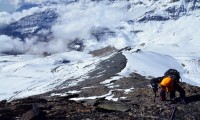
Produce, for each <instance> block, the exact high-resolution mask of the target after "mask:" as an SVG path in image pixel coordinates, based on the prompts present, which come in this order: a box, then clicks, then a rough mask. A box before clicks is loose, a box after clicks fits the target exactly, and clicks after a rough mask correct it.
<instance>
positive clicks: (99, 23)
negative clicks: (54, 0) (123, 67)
mask: <svg viewBox="0 0 200 120" xmlns="http://www.w3.org/2000/svg"><path fill="white" fill-rule="evenodd" d="M23 2H24V1H23ZM16 3H19V2H16ZM121 3H123V2H120V3H118V5H119V4H120V5H121ZM123 4H124V3H123ZM125 5H126V3H125V4H124V5H122V6H120V7H119V6H116V4H109V5H107V4H106V3H104V2H99V3H97V2H83V1H79V2H76V4H68V5H62V4H58V5H57V6H54V8H56V10H57V13H58V14H59V18H58V19H57V22H56V23H55V24H54V25H53V26H52V29H51V30H52V34H53V36H54V39H52V40H49V42H42V41H38V38H37V37H33V38H29V39H28V38H27V39H26V40H25V41H26V42H25V43H23V44H22V42H21V40H20V39H12V38H10V37H8V36H1V38H2V40H1V42H0V44H1V45H2V46H3V45H4V44H6V45H5V46H7V47H5V48H2V49H1V50H0V52H2V51H4V50H16V51H21V52H24V53H25V52H26V53H30V54H42V53H43V52H48V53H56V52H63V51H68V50H69V48H68V44H69V43H70V42H72V41H73V40H76V39H79V40H83V42H85V45H86V47H91V48H92V47H93V48H94V46H95V45H96V46H97V44H98V46H105V44H106V45H108V44H109V45H115V44H113V43H114V42H115V39H111V40H110V41H109V43H108V42H107V43H106V42H105V43H103V42H102V43H98V41H97V40H96V39H95V38H94V37H92V36H91V30H93V29H94V27H105V28H109V29H111V30H112V31H115V32H116V31H117V29H116V28H117V27H118V26H120V25H121V24H122V21H126V20H127V18H128V17H129V14H127V9H126V8H125V7H124V6H125ZM49 7H50V6H48V7H46V8H42V9H43V10H45V9H47V8H49ZM51 7H52V6H51ZM41 11H42V10H41V8H32V9H30V10H26V11H22V12H16V13H13V14H8V13H4V14H3V13H2V14H0V16H7V17H6V19H7V20H6V19H4V20H0V24H1V23H4V24H7V23H5V22H4V21H10V22H11V21H17V20H19V19H20V18H22V17H23V16H26V15H30V14H33V13H34V12H41ZM124 36H125V35H124ZM124 40H125V41H126V38H125V37H123V36H122V37H120V40H118V41H120V43H126V42H123V41H124ZM6 41H7V42H6ZM12 41H13V43H12ZM8 43H9V44H11V46H8ZM100 44H103V45H100ZM116 44H117V43H116ZM120 47H121V46H120ZM95 48H96V47H95Z"/></svg>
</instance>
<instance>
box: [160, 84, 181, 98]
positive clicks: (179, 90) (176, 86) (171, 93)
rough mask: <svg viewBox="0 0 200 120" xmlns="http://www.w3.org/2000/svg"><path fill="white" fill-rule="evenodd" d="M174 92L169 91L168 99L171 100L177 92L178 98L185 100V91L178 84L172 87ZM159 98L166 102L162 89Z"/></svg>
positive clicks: (164, 92)
mask: <svg viewBox="0 0 200 120" xmlns="http://www.w3.org/2000/svg"><path fill="white" fill-rule="evenodd" d="M174 88H175V89H174V90H173V91H170V92H169V93H170V99H173V98H175V92H176V91H178V92H179V94H180V98H185V91H184V89H183V88H182V87H181V86H180V85H179V84H176V85H175V86H174ZM160 97H161V100H166V91H165V89H164V88H161V90H160Z"/></svg>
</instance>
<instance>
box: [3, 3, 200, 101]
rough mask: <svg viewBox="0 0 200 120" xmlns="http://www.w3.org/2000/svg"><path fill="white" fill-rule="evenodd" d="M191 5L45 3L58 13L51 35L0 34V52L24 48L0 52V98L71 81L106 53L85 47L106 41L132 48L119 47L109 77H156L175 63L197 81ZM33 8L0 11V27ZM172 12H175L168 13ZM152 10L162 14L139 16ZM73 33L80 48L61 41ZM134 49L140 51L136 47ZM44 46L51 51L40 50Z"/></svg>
mask: <svg viewBox="0 0 200 120" xmlns="http://www.w3.org/2000/svg"><path fill="white" fill-rule="evenodd" d="M140 3H141V4H140ZM180 6H183V7H184V8H185V11H184V12H181V11H179V12H178V13H177V11H176V12H174V13H170V12H167V11H166V9H168V8H172V7H174V9H177V8H179V7H180ZM195 6H199V3H193V2H189V3H187V2H185V0H181V1H178V2H175V3H173V2H169V1H165V2H163V1H162V0H159V1H149V0H141V1H140V0H135V1H132V2H131V1H130V2H128V1H115V2H113V3H110V2H91V1H88V0H84V2H83V1H82V2H81V1H78V2H74V3H71V4H55V5H49V6H45V7H44V8H41V9H43V10H45V9H48V8H51V9H52V8H54V9H56V11H57V13H58V14H59V18H58V19H57V22H56V23H55V24H54V25H53V26H52V33H53V36H54V39H53V40H52V41H50V42H47V43H44V42H36V41H37V40H36V39H35V37H33V38H30V39H28V38H27V39H26V40H27V41H28V42H25V43H22V41H21V40H20V39H19V38H12V37H10V36H6V35H0V44H1V47H0V52H1V53H2V52H4V51H5V50H11V51H15V50H16V51H20V52H24V54H23V55H5V54H1V56H0V100H3V99H8V100H12V99H15V98H21V97H27V96H30V95H36V94H41V93H45V92H48V91H50V90H53V89H55V88H57V87H58V86H59V85H60V84H62V83H63V82H66V81H68V82H67V84H68V85H67V86H63V87H70V86H75V85H77V84H78V83H79V82H80V81H84V80H85V79H86V78H88V77H89V76H88V75H87V74H88V73H89V72H91V71H93V70H94V69H95V68H96V66H97V65H98V63H99V62H101V61H102V60H105V59H107V58H109V57H110V56H112V55H108V56H98V57H97V56H92V55H91V54H89V52H90V51H93V50H97V49H101V48H104V47H107V46H112V47H114V48H116V49H118V50H119V49H122V48H124V47H127V46H129V47H131V48H132V50H130V51H122V53H123V55H125V56H126V58H127V64H126V67H125V68H124V69H123V70H122V71H121V72H120V73H118V76H117V77H113V78H112V80H113V79H116V80H117V79H119V78H120V77H126V76H129V74H130V73H132V72H136V73H139V74H141V75H143V76H146V77H147V78H148V77H158V76H162V75H163V73H164V72H165V71H166V70H167V69H169V68H175V69H177V70H178V71H179V72H180V73H181V77H182V81H183V82H187V83H189V84H192V85H195V86H200V80H199V78H200V49H199V48H200V40H199V39H200V34H199V33H200V29H199V28H200V10H199V8H198V7H196V9H193V10H191V8H193V7H195ZM38 11H40V8H39V7H36V8H31V9H29V10H25V11H22V12H14V13H5V12H0V16H3V17H4V20H0V27H1V26H5V25H8V24H10V23H12V22H14V21H18V20H19V19H20V18H22V17H24V16H27V15H31V13H35V12H38ZM172 14H173V15H178V18H176V19H174V18H173V17H172ZM156 15H157V16H161V17H162V18H163V19H164V18H167V20H145V19H144V21H140V20H141V19H142V18H145V16H147V17H149V16H156ZM15 16H18V17H17V18H15ZM19 17H20V18H19ZM152 19H153V18H152ZM32 30H33V29H32ZM101 30H102V31H103V32H102V31H101ZM99 31H100V32H99ZM73 39H79V40H82V42H83V43H84V50H83V51H81V52H78V51H74V50H70V49H69V48H68V47H67V45H68V44H69V43H70V42H71V40H73ZM75 47H78V46H75ZM138 49H140V50H141V51H139V52H136V51H137V50H138ZM45 51H50V52H51V53H54V54H51V55H50V56H46V57H45V56H42V55H41V53H43V52H45ZM110 80H111V79H109V80H105V81H104V82H102V84H107V83H109V81H110ZM61 88H62V87H60V88H59V89H61ZM105 96H106V97H109V96H111V94H110V93H108V94H107V95H105ZM96 97H98V96H96ZM96 97H94V98H96ZM83 99H85V98H83Z"/></svg>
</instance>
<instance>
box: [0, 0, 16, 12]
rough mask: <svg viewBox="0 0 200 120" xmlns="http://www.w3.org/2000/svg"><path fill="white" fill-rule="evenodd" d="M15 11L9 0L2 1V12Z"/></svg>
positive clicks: (0, 7)
mask: <svg viewBox="0 0 200 120" xmlns="http://www.w3.org/2000/svg"><path fill="white" fill-rule="evenodd" d="M14 9H15V7H14V5H12V4H11V3H9V1H8V0H0V12H2V11H7V12H11V11H13V10H14Z"/></svg>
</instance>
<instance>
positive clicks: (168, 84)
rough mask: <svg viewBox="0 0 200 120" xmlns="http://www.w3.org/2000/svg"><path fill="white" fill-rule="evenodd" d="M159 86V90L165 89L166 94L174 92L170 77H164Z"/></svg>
mask: <svg viewBox="0 0 200 120" xmlns="http://www.w3.org/2000/svg"><path fill="white" fill-rule="evenodd" d="M160 86H161V88H163V89H165V90H166V91H167V92H168V91H173V90H174V81H173V79H172V78H171V77H170V76H168V77H165V78H163V80H162V81H161V82H160Z"/></svg>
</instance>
